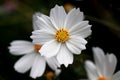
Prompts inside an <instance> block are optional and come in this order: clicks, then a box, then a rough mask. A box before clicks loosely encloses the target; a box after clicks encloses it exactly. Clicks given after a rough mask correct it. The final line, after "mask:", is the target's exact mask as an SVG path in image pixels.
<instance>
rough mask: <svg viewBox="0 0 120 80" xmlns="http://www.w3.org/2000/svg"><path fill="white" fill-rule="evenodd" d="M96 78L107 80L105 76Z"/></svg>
mask: <svg viewBox="0 0 120 80" xmlns="http://www.w3.org/2000/svg"><path fill="white" fill-rule="evenodd" d="M98 80H107V78H105V77H100V78H98Z"/></svg>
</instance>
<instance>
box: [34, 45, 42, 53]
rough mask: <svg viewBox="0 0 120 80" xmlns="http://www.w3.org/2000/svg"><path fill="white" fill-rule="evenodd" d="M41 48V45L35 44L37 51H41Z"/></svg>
mask: <svg viewBox="0 0 120 80" xmlns="http://www.w3.org/2000/svg"><path fill="white" fill-rule="evenodd" d="M40 48H41V46H40V45H36V44H35V45H34V49H35V51H36V52H39V50H40Z"/></svg>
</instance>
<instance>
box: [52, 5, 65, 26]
mask: <svg viewBox="0 0 120 80" xmlns="http://www.w3.org/2000/svg"><path fill="white" fill-rule="evenodd" d="M65 17H66V12H65V10H64V8H63V7H62V6H58V5H56V6H55V7H54V8H53V9H51V11H50V18H51V19H52V21H53V22H54V25H55V26H57V27H58V28H62V27H63V26H64V20H65Z"/></svg>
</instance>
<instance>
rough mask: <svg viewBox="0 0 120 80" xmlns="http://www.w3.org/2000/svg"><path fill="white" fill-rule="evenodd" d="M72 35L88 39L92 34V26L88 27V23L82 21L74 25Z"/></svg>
mask: <svg viewBox="0 0 120 80" xmlns="http://www.w3.org/2000/svg"><path fill="white" fill-rule="evenodd" d="M69 31H70V34H71V35H78V36H81V37H83V38H86V37H88V36H89V35H90V34H91V32H92V31H91V25H88V21H82V22H79V23H78V24H76V25H74V26H73V27H72V28H71V29H70V30H69Z"/></svg>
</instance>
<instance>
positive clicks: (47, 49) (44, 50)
mask: <svg viewBox="0 0 120 80" xmlns="http://www.w3.org/2000/svg"><path fill="white" fill-rule="evenodd" d="M60 46H61V43H59V42H57V41H56V40H51V41H49V42H46V43H45V44H44V45H43V46H42V47H41V49H40V50H39V52H40V53H41V55H42V56H45V57H49V58H50V57H53V56H55V55H56V54H57V53H58V51H59V49H60Z"/></svg>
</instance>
